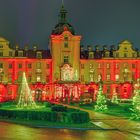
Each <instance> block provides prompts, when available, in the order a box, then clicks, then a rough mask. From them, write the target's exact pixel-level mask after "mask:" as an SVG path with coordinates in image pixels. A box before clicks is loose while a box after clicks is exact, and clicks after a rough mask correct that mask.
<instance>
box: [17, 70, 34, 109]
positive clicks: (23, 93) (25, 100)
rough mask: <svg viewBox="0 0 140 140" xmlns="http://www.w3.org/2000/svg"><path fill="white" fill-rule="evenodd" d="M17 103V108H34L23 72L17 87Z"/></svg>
mask: <svg viewBox="0 0 140 140" xmlns="http://www.w3.org/2000/svg"><path fill="white" fill-rule="evenodd" d="M18 94H19V101H18V104H17V107H18V108H36V103H35V102H34V100H33V98H32V95H31V90H30V88H29V85H28V83H27V79H26V75H25V72H23V76H22V81H21V85H20V87H19V93H18Z"/></svg>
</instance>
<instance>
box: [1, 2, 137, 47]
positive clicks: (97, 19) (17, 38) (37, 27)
mask: <svg viewBox="0 0 140 140" xmlns="http://www.w3.org/2000/svg"><path fill="white" fill-rule="evenodd" d="M64 3H65V8H66V9H67V11H68V19H69V22H70V23H71V24H72V25H73V27H74V29H75V31H76V34H78V35H82V37H83V38H82V42H81V44H83V45H85V46H87V45H92V46H95V45H97V44H99V45H109V46H110V45H112V44H114V45H117V44H118V43H119V42H120V41H122V40H124V39H128V40H130V41H131V42H132V43H133V44H134V47H136V48H139V49H140V0H64ZM60 7H61V0H0V36H2V37H4V38H6V39H7V40H9V41H10V42H11V44H16V43H18V44H20V46H21V47H23V46H24V45H25V44H29V46H30V47H31V46H32V45H33V44H37V45H38V46H39V48H41V49H46V48H47V47H48V41H49V35H50V33H51V31H52V29H53V27H54V26H55V25H56V23H57V22H58V14H59V10H60Z"/></svg>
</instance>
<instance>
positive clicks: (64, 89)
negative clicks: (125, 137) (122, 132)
mask: <svg viewBox="0 0 140 140" xmlns="http://www.w3.org/2000/svg"><path fill="white" fill-rule="evenodd" d="M66 14H67V11H66V10H65V9H64V6H62V7H61V10H60V16H59V22H58V24H57V25H56V26H55V28H54V30H53V31H52V34H51V36H50V43H49V46H50V50H39V49H37V47H36V46H34V47H33V49H29V48H28V46H25V48H24V49H20V48H19V47H18V46H15V47H14V48H11V47H10V46H9V42H8V41H7V40H6V39H4V38H0V101H7V100H15V99H16V98H17V97H18V87H19V85H20V83H21V78H22V73H23V72H25V73H26V77H27V80H28V83H29V85H30V88H31V90H32V96H33V98H34V100H35V101H46V100H57V101H59V100H62V101H64V100H66V99H67V100H80V98H81V97H84V95H86V96H90V97H91V98H92V99H93V100H95V99H96V95H97V90H98V84H99V83H101V82H102V84H103V92H104V94H105V95H106V96H107V97H108V98H111V96H112V93H113V91H114V90H115V92H116V93H117V94H118V96H119V97H120V98H121V99H128V98H131V97H132V96H133V85H134V84H135V82H136V81H137V79H138V78H140V57H139V56H140V54H139V52H138V50H136V49H134V48H133V45H132V43H131V42H129V41H127V40H124V41H122V42H121V43H119V45H118V47H117V48H115V46H111V47H110V49H107V46H102V48H103V49H102V50H100V49H99V46H95V47H94V48H92V47H91V46H88V47H87V50H85V49H84V47H82V46H81V45H80V41H81V36H80V35H76V34H75V31H74V29H73V27H72V26H71V25H70V24H69V23H68V21H67V18H66Z"/></svg>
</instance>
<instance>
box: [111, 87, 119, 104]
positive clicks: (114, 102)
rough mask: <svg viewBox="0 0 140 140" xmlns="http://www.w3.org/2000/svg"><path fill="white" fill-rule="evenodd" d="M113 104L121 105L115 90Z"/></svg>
mask: <svg viewBox="0 0 140 140" xmlns="http://www.w3.org/2000/svg"><path fill="white" fill-rule="evenodd" d="M111 102H112V103H113V104H118V103H119V101H118V95H117V93H116V91H115V89H114V90H113V94H112V99H111Z"/></svg>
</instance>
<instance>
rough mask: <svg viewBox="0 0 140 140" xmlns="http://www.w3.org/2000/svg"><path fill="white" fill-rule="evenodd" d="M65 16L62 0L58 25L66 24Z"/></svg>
mask: <svg viewBox="0 0 140 140" xmlns="http://www.w3.org/2000/svg"><path fill="white" fill-rule="evenodd" d="M66 15H67V11H66V10H65V8H64V0H62V6H61V9H60V15H59V16H60V17H59V19H60V21H59V22H60V23H66V22H67V19H66Z"/></svg>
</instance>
